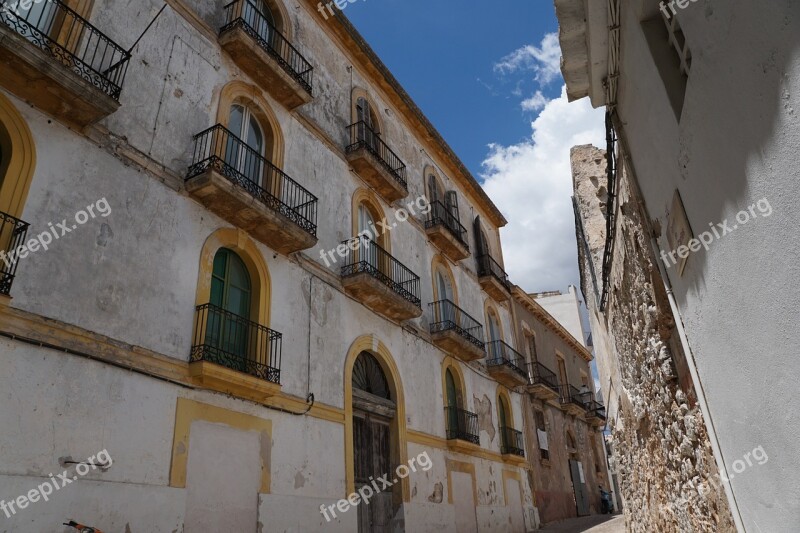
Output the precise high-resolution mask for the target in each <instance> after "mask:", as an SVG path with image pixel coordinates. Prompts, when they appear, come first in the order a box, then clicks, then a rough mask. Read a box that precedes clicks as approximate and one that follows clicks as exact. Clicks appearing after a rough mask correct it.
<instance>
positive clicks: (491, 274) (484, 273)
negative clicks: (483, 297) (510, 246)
mask: <svg viewBox="0 0 800 533" xmlns="http://www.w3.org/2000/svg"><path fill="white" fill-rule="evenodd" d="M478 282H479V283H480V284H481V289H483V290H484V291H486V294H488V295H489V296H491V297H492V298H493V299H494V300H495V301H498V302H505V301H506V300H508V299H509V298H510V297H511V292H510V290H509V286H510V284H509V281H508V274H506V271H505V270H503V268H502V267H501V266H500V265H499V264H498V263H497V261H495V260H494V259H493V258H492V256H490V255H489V254H483V255H481V256H480V257H478Z"/></svg>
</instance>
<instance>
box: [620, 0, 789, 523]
mask: <svg viewBox="0 0 800 533" xmlns="http://www.w3.org/2000/svg"><path fill="white" fill-rule="evenodd" d="M624 4H625V5H626V9H625V10H624V14H623V26H622V38H621V39H622V53H621V58H622V64H621V68H620V71H621V77H620V85H619V97H618V100H617V101H618V103H619V105H618V107H617V110H618V113H619V117H620V121H621V122H622V123H623V124H625V130H624V135H625V139H626V141H627V143H628V146H629V150H630V152H631V154H632V160H633V167H634V168H635V173H636V177H637V179H638V183H639V185H640V187H641V189H642V193H643V196H644V198H645V201H646V204H647V209H648V211H649V215H650V217H651V218H652V219H653V220H654V221H656V222H658V223H659V224H660V225H661V228H662V230H665V228H666V227H667V222H668V213H669V211H670V209H671V202H672V198H673V194H674V191H675V189H678V190H679V191H680V193H681V197H682V199H683V204H684V206H685V210H686V214H687V217H688V220H689V222H690V224H691V226H692V230H693V233H694V235H695V236H698V235H699V234H700V233H702V232H704V231H707V230H710V225H715V226H716V224H718V223H722V222H723V221H725V220H727V221H728V222H729V226H730V227H731V228H733V226H734V225H735V226H737V228H736V229H735V230H733V231H732V232H731V233H729V234H727V235H725V236H721V237H720V238H719V239H716V238H715V239H714V241H713V243H712V244H711V245H710V247H709V249H708V250H707V251H706V250H703V249H701V250H700V251H699V252H696V253H692V254H691V255H690V257H689V259H688V262H687V264H686V270H685V271H684V272H683V274H682V275H681V274H679V273H678V268H677V267H675V266H671V267H669V268H668V269H667V273H668V276H669V280H670V282H671V284H672V286H673V288H674V292H675V296H676V299H677V302H678V306H679V308H680V312H681V315H682V319H683V323H684V325H685V328H686V332H687V335H688V338H689V345H690V347H691V349H692V352H693V355H694V359H695V362H696V364H697V370H698V373H699V377H700V381H701V385H702V389H703V390H704V392H705V395H706V399H707V401H708V407H709V409H710V414H711V420H710V423H711V424H713V428H714V429H715V431H716V435H717V438H718V442H719V445H720V447H721V451H722V455H723V461H724V465H725V467H726V468H727V471H728V475H729V477H730V478H731V480H730V484H731V487H732V490H733V495H734V498H735V502H731V505H732V508H733V511H734V513H735V512H737V511H736V508H738V512H739V513H740V514H741V517H742V520H743V523H744V526H745V528H746V530H747V531H751V530H752V531H776V532H778V531H793V530H794V529H795V525H796V524H798V523H800V508H799V507H798V505H797V501H798V495H799V494H800V482H798V480H797V479H796V477H795V476H792V475H788V474H787V473H788V472H792V471H794V470H795V469H796V467H797V457H798V455H800V439H798V437H799V436H800V431H799V430H798V427H800V418H799V415H798V411H797V410H796V409H793V408H792V407H791V401H789V402H787V399H790V398H793V397H794V396H795V395H796V380H795V379H794V376H796V375H798V374H800V362H798V359H797V356H796V355H797V354H796V346H797V344H798V342H799V341H800V333H798V328H797V327H796V323H797V321H796V319H795V312H794V311H795V310H796V309H798V307H800V291H798V290H797V287H796V285H795V284H793V283H792V282H793V280H795V279H796V277H797V268H796V264H795V262H796V259H797V252H796V251H797V250H798V248H800V237H799V236H798V233H797V231H796V230H795V227H796V220H797V216H796V212H797V209H796V206H797V204H798V202H800V189H798V187H797V178H796V176H797V174H798V168H799V167H798V161H797V157H796V154H797V152H798V149H800V115H799V114H798V111H797V110H798V109H800V90H798V87H800V43H798V39H797V37H798V35H800V4H798V3H797V2H793V1H789V0H785V1H784V0H774V1H768V2H760V3H757V4H756V3H752V2H746V1H742V0H733V1H730V2H712V1H701V2H697V3H690V4H689V5H688V7H686V8H685V9H682V10H680V11H679V12H678V17H679V21H680V23H681V25H682V27H683V29H684V33H685V36H686V40H687V42H688V45H689V47H690V48H691V50H692V55H693V62H692V68H691V74H690V75H689V81H688V87H687V90H686V96H685V103H684V108H683V113H682V116H681V117H680V121H679V122H678V120H676V116H675V114H674V112H673V110H672V108H671V106H670V104H669V102H668V99H667V96H666V92H665V89H664V84H663V82H662V80H661V78H660V76H659V73H658V71H657V70H656V67H655V65H654V61H653V58H652V57H651V55H650V53H649V51H648V46H647V43H646V41H645V36H644V33H643V30H642V27H641V25H640V24H639V20H640V18H641V13H640V10H639V9H638V8H637V7H635V4H636V3H635V2H629V3H624ZM761 199H766V200H767V201H768V203H769V205H770V206H771V209H772V210H773V212H772V214H771V215H770V216H769V217H766V216H762V215H763V213H761V212H759V211H758V210H756V213H757V214H758V217H757V218H756V219H753V217H752V216H750V220H749V221H748V222H747V223H746V224H738V223H737V222H735V221H734V219H735V217H736V215H737V213H739V212H740V211H742V210H745V211H747V210H748V208H749V206H752V205H754V204H757V202H758V201H759V200H761ZM717 229H719V228H717ZM719 231H720V233H722V230H719ZM665 237H666V233H662V239H661V245H662V248H663V249H664V250H665V251H666V252H669V251H671V250H669V249H668V246H669V245H668V244H667V240H666V238H665ZM759 447H760V448H761V449H762V450H763V451H764V453H765V455H766V456H768V461H767V462H765V463H764V464H759V462H756V461H753V460H752V459H750V461H749V462H750V463H751V464H750V465H748V462H747V461H746V460H745V458H746V456H748V454H749V455H751V456H752V452H753V450H755V449H757V448H759ZM762 457H763V456H762ZM742 464H744V465H745V468H744V469H742V468H741V467H742Z"/></svg>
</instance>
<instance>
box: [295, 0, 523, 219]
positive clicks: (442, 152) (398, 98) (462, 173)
mask: <svg viewBox="0 0 800 533" xmlns="http://www.w3.org/2000/svg"><path fill="white" fill-rule="evenodd" d="M318 3H319V2H318V0H305V4H306V6H307V7H308V10H309V11H310V12H311V13H313V16H314V18H315V19H316V20H317V22H318V23H319V25H320V27H322V28H323V29H324V30H326V31H329V32H331V33H333V34H334V35H335V36H336V37H337V39H338V40H339V42H340V43H341V44H342V45H343V47H344V48H345V49H346V50H347V51H350V52H351V56H352V59H354V60H356V61H358V63H359V65H360V66H361V68H362V69H363V70H364V71H365V72H366V73H367V74H368V75H369V77H370V78H371V79H372V81H373V83H375V85H376V86H378V87H380V88H381V89H382V90H383V92H384V93H385V94H386V95H387V96H388V97H389V98H390V100H391V101H392V104H393V105H394V107H395V108H396V110H397V112H399V113H402V114H403V116H404V117H405V118H406V119H407V120H408V121H409V123H410V124H411V125H412V126H413V128H414V130H415V133H416V135H417V138H418V139H419V140H420V141H421V142H425V141H427V142H428V143H429V144H430V145H432V146H434V147H436V149H437V152H438V153H437V154H436V155H438V156H439V157H441V159H442V160H443V161H446V162H447V163H448V164H449V167H450V168H449V170H450V174H452V177H453V179H454V180H456V181H458V182H459V183H460V184H461V185H462V186H463V187H464V188H465V189H466V192H468V193H470V196H472V198H473V199H474V200H476V203H477V204H478V205H479V206H480V207H481V208H482V209H483V211H484V213H485V214H486V216H487V217H488V219H489V220H490V221H491V222H492V224H494V225H495V226H497V227H498V228H500V227H503V226H505V225H506V224H507V223H508V221H507V220H506V218H505V217H504V216H503V213H501V212H500V209H499V208H498V207H497V206H496V205H495V204H494V202H492V200H491V198H489V195H488V194H486V191H484V190H483V187H481V185H480V183H478V180H477V179H476V178H475V177H474V176H473V175H472V173H471V172H470V171H469V169H467V167H466V166H465V165H464V163H463V162H462V161H461V159H460V158H459V157H458V155H456V153H455V152H454V151H453V149H452V148H451V147H450V145H449V144H447V141H445V140H444V138H443V137H442V135H441V134H440V133H439V131H438V130H437V129H436V127H435V126H434V125H433V124H432V123H431V122H430V120H428V118H427V117H426V116H425V114H424V113H423V112H422V110H421V109H420V108H419V106H417V104H416V103H415V102H414V100H413V99H412V98H411V96H410V95H409V94H408V93H407V92H406V90H405V89H404V88H403V87H402V85H400V82H399V81H397V79H396V78H395V77H394V75H393V74H392V73H391V71H390V70H389V68H388V67H387V66H386V65H385V64H384V63H383V61H381V59H380V58H379V57H378V55H377V54H376V53H375V51H374V50H373V49H372V48H371V47H370V46H369V44H367V42H366V40H364V38H363V37H362V36H361V34H360V33H359V32H358V30H356V28H355V27H354V26H353V24H352V23H351V22H350V21H349V20H348V19H347V17H346V16H345V15H344V14H343V12H342V11H339V10H334V13H335V14H334V16H332V17H328V18H327V19H324V18H323V17H322V15H321V14H320V13H319V11H318V9H317V8H318Z"/></svg>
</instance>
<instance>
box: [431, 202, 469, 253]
mask: <svg viewBox="0 0 800 533" xmlns="http://www.w3.org/2000/svg"><path fill="white" fill-rule="evenodd" d="M434 226H444V227H445V228H446V229H447V231H449V232H450V233H451V234H452V235H453V237H455V238H456V239H457V240H458V242H460V243H461V244H462V245H463V246H464V248H466V249H467V250H469V244H467V228H465V227H464V226H462V225H461V222H459V220H458V217H457V216H456V215H454V214H453V212H452V211H451V210H450V209H448V207H447V206H446V205H444V204H443V203H442V202H440V201H438V200H436V201H434V202H431V211H430V213H428V219H427V220H426V221H425V228H426V229H427V228H432V227H434Z"/></svg>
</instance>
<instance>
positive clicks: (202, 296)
mask: <svg viewBox="0 0 800 533" xmlns="http://www.w3.org/2000/svg"><path fill="white" fill-rule="evenodd" d="M220 248H228V249H229V250H233V251H234V252H236V253H237V254H238V255H239V257H240V258H241V259H242V261H244V264H245V266H247V270H248V272H249V273H250V281H251V283H252V291H253V294H254V295H255V294H257V295H258V296H257V297H255V298H253V299H252V304H251V305H252V307H251V309H250V320H252V321H253V322H258V323H259V324H261V325H262V326H267V327H269V325H270V307H271V306H270V301H271V296H272V281H271V279H270V275H269V268H268V267H267V263H266V262H265V261H264V257H263V256H262V255H261V252H260V251H259V250H258V247H257V246H256V243H255V242H254V241H253V239H251V238H250V237H249V236H248V235H247V233H246V232H244V231H242V230H241V229H235V228H221V229H218V230H217V231H215V232H214V233H212V234H211V235H209V237H208V238H207V239H206V242H205V243H204V244H203V249H202V251H201V252H200V275H199V276H198V279H197V292H196V295H197V296H196V300H195V304H196V305H203V304H207V303H208V302H210V301H211V273H212V272H213V270H214V256H215V255H216V254H217V251H218V250H219V249H220Z"/></svg>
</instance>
